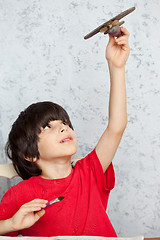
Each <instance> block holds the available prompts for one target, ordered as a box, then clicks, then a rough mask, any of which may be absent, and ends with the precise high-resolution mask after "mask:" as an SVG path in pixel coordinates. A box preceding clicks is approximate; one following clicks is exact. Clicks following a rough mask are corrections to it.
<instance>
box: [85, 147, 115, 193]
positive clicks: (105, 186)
mask: <svg viewBox="0 0 160 240" xmlns="http://www.w3.org/2000/svg"><path fill="white" fill-rule="evenodd" d="M84 161H86V162H88V163H87V164H88V165H89V168H90V169H91V171H92V174H93V176H94V178H95V181H96V183H97V187H98V189H99V191H100V192H102V191H103V192H104V191H106V192H110V191H111V190H112V189H113V188H114V186H115V173H114V169H113V164H112V163H111V164H110V165H109V167H108V168H107V170H106V172H105V173H104V172H103V168H102V165H101V163H100V161H99V158H98V156H97V154H96V150H95V149H94V150H93V151H92V152H91V153H89V154H88V155H87V157H86V159H84Z"/></svg>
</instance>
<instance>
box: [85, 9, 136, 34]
mask: <svg viewBox="0 0 160 240" xmlns="http://www.w3.org/2000/svg"><path fill="white" fill-rule="evenodd" d="M134 10H135V7H132V8H129V9H127V10H126V11H124V12H122V13H120V14H118V15H117V16H116V17H114V18H112V19H110V20H109V21H107V22H105V23H103V24H102V25H100V26H99V27H97V28H96V29H94V30H93V31H92V32H90V33H88V34H87V35H86V36H85V37H84V39H88V38H90V37H92V36H93V35H95V34H97V33H98V32H102V33H104V34H107V33H108V34H110V35H112V36H115V37H120V36H121V34H122V33H121V30H120V26H121V25H122V24H123V23H124V21H122V22H119V20H120V19H121V18H123V17H125V16H126V15H128V14H129V13H131V12H133V11H134Z"/></svg>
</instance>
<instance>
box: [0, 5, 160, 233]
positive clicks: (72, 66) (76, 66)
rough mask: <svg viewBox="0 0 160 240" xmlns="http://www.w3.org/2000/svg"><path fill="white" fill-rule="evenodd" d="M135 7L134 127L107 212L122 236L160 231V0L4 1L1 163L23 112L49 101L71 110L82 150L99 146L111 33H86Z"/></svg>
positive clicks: (130, 92) (129, 75)
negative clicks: (15, 123)
mask: <svg viewBox="0 0 160 240" xmlns="http://www.w3.org/2000/svg"><path fill="white" fill-rule="evenodd" d="M132 6H136V11H135V12H134V13H132V14H131V15H129V16H127V17H126V18H125V19H124V20H125V21H126V23H125V25H124V26H125V27H127V28H128V30H129V31H130V34H131V35H130V46H131V54H130V57H129V60H128V62H127V66H126V82H127V83H126V85H127V104H128V125H127V128H126V131H125V134H124V136H123V139H122V142H121V144H120V147H119V149H118V152H117V154H116V156H115V159H114V166H115V170H116V187H115V189H114V190H113V192H112V194H111V197H110V202H109V207H108V212H109V216H110V219H111V221H112V223H113V225H114V227H115V229H116V231H117V233H118V235H119V236H123V237H125V236H134V235H139V234H142V235H145V236H148V237H149V236H160V176H159V173H160V123H159V122H160V111H159V109H160V54H159V52H160V31H159V26H160V14H159V12H160V1H159V0H152V1H151V0H141V1H138V0H137V1H131V0H119V1H118V0H115V1H107V0H92V1H88V0H79V1H75V0H68V1H65V0H35V1H31V0H30V1H27V0H5V1H2V0H0V162H1V163H2V162H3V163H4V162H7V161H8V160H7V159H6V157H5V154H4V145H5V142H6V139H7V134H8V132H9V130H10V127H11V124H12V123H13V121H14V120H15V119H16V117H17V115H18V114H19V112H20V111H21V110H23V109H24V108H25V107H27V106H28V105H29V104H31V103H33V102H37V101H43V100H50V101H54V102H57V103H59V104H61V105H62V106H63V107H65V108H66V110H67V111H68V112H69V114H70V116H71V119H72V122H73V125H74V127H75V131H76V134H77V137H78V141H79V149H78V153H77V156H84V155H85V154H87V153H88V151H90V150H92V149H93V148H94V147H95V144H96V143H97V141H98V139H99V137H100V135H101V134H102V132H103V130H104V128H105V126H106V123H107V112H108V110H107V106H108V93H109V75H108V69H107V64H106V61H105V57H104V52H105V46H106V43H107V41H108V36H103V35H101V34H97V35H96V36H94V37H93V38H91V39H90V40H86V41H85V40H84V39H83V36H84V35H85V34H87V33H88V32H89V31H90V30H92V29H93V28H95V27H96V26H97V25H100V24H101V23H103V21H106V20H107V19H109V18H111V17H113V16H114V15H116V14H118V13H120V12H121V11H123V10H126V9H127V8H130V7H132ZM3 181H4V179H3ZM7 185H8V182H7ZM8 186H9V185H8ZM1 187H2V179H1Z"/></svg>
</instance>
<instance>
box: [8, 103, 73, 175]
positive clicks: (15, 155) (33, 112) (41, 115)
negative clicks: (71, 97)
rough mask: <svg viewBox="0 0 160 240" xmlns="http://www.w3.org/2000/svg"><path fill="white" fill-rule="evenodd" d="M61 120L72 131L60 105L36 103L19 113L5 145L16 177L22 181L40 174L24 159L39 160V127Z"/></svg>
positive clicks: (36, 168) (65, 113)
mask: <svg viewBox="0 0 160 240" xmlns="http://www.w3.org/2000/svg"><path fill="white" fill-rule="evenodd" d="M54 120H62V121H63V122H66V123H67V124H68V125H69V126H70V128H72V129H73V126H72V124H71V121H70V118H69V116H68V114H67V112H66V111H65V110H64V108H62V107H61V106H60V105H58V104H56V103H52V102H38V103H34V104H32V105H30V106H29V107H28V108H26V109H25V110H24V111H23V112H21V113H20V115H19V116H18V118H17V120H16V121H15V122H14V124H13V125H12V128H11V131H10V133H9V136H8V141H7V143H6V154H7V156H8V157H9V158H10V159H11V160H12V162H13V166H14V168H15V170H16V171H17V173H18V175H19V176H20V177H21V178H23V179H29V178H30V177H32V176H38V175H40V174H41V172H42V171H41V170H40V169H39V168H38V166H37V164H36V163H34V162H32V161H27V160H26V159H25V158H29V159H33V158H35V157H36V158H37V159H38V158H39V151H38V145H37V142H38V139H39V138H38V135H39V134H40V132H41V127H43V128H44V127H45V126H46V125H47V124H48V123H49V122H50V121H54Z"/></svg>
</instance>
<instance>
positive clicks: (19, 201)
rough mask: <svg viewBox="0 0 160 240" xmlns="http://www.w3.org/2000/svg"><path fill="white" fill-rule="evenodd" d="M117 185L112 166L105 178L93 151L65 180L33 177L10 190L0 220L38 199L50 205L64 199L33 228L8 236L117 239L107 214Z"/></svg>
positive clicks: (0, 211) (50, 208)
mask: <svg viewBox="0 0 160 240" xmlns="http://www.w3.org/2000/svg"><path fill="white" fill-rule="evenodd" d="M114 182H115V178H114V170H113V166H112V164H111V165H110V166H109V167H108V169H107V171H106V173H105V174H104V173H103V169H102V166H101V164H100V162H99V159H98V157H97V155H96V152H95V150H93V151H92V152H91V153H90V154H88V155H87V156H86V157H85V158H83V159H81V160H79V161H78V162H77V163H76V165H75V168H74V170H73V171H72V173H71V174H70V175H69V176H68V177H66V178H62V179H52V180H49V179H43V178H42V177H41V176H38V177H32V178H30V179H29V180H24V181H22V182H20V183H18V184H17V185H16V186H14V187H12V188H11V189H9V190H8V192H7V193H6V194H5V195H4V197H3V199H2V202H1V204H0V220H3V219H7V218H10V217H11V216H13V214H14V213H15V212H16V211H17V210H18V209H19V208H20V206H21V205H23V204H24V203H26V202H29V201H31V200H33V199H35V198H42V199H47V200H48V201H51V200H53V199H55V198H56V197H59V196H64V197H65V198H64V199H63V200H62V201H61V202H58V203H55V204H53V205H51V206H49V207H47V208H46V209H45V211H46V212H45V214H44V216H43V217H42V218H40V220H39V221H38V222H36V223H35V224H34V225H33V226H32V227H30V228H28V229H24V230H22V231H19V232H14V233H10V234H7V235H9V236H16V235H18V234H22V235H23V236H57V235H59V236H64V235H69V236H71V235H74V236H78V235H88V236H104V237H116V233H115V231H114V229H113V226H112V225H111V222H110V220H109V218H108V216H107V214H106V208H107V202H108V197H109V193H110V190H111V189H112V188H113V187H114Z"/></svg>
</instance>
